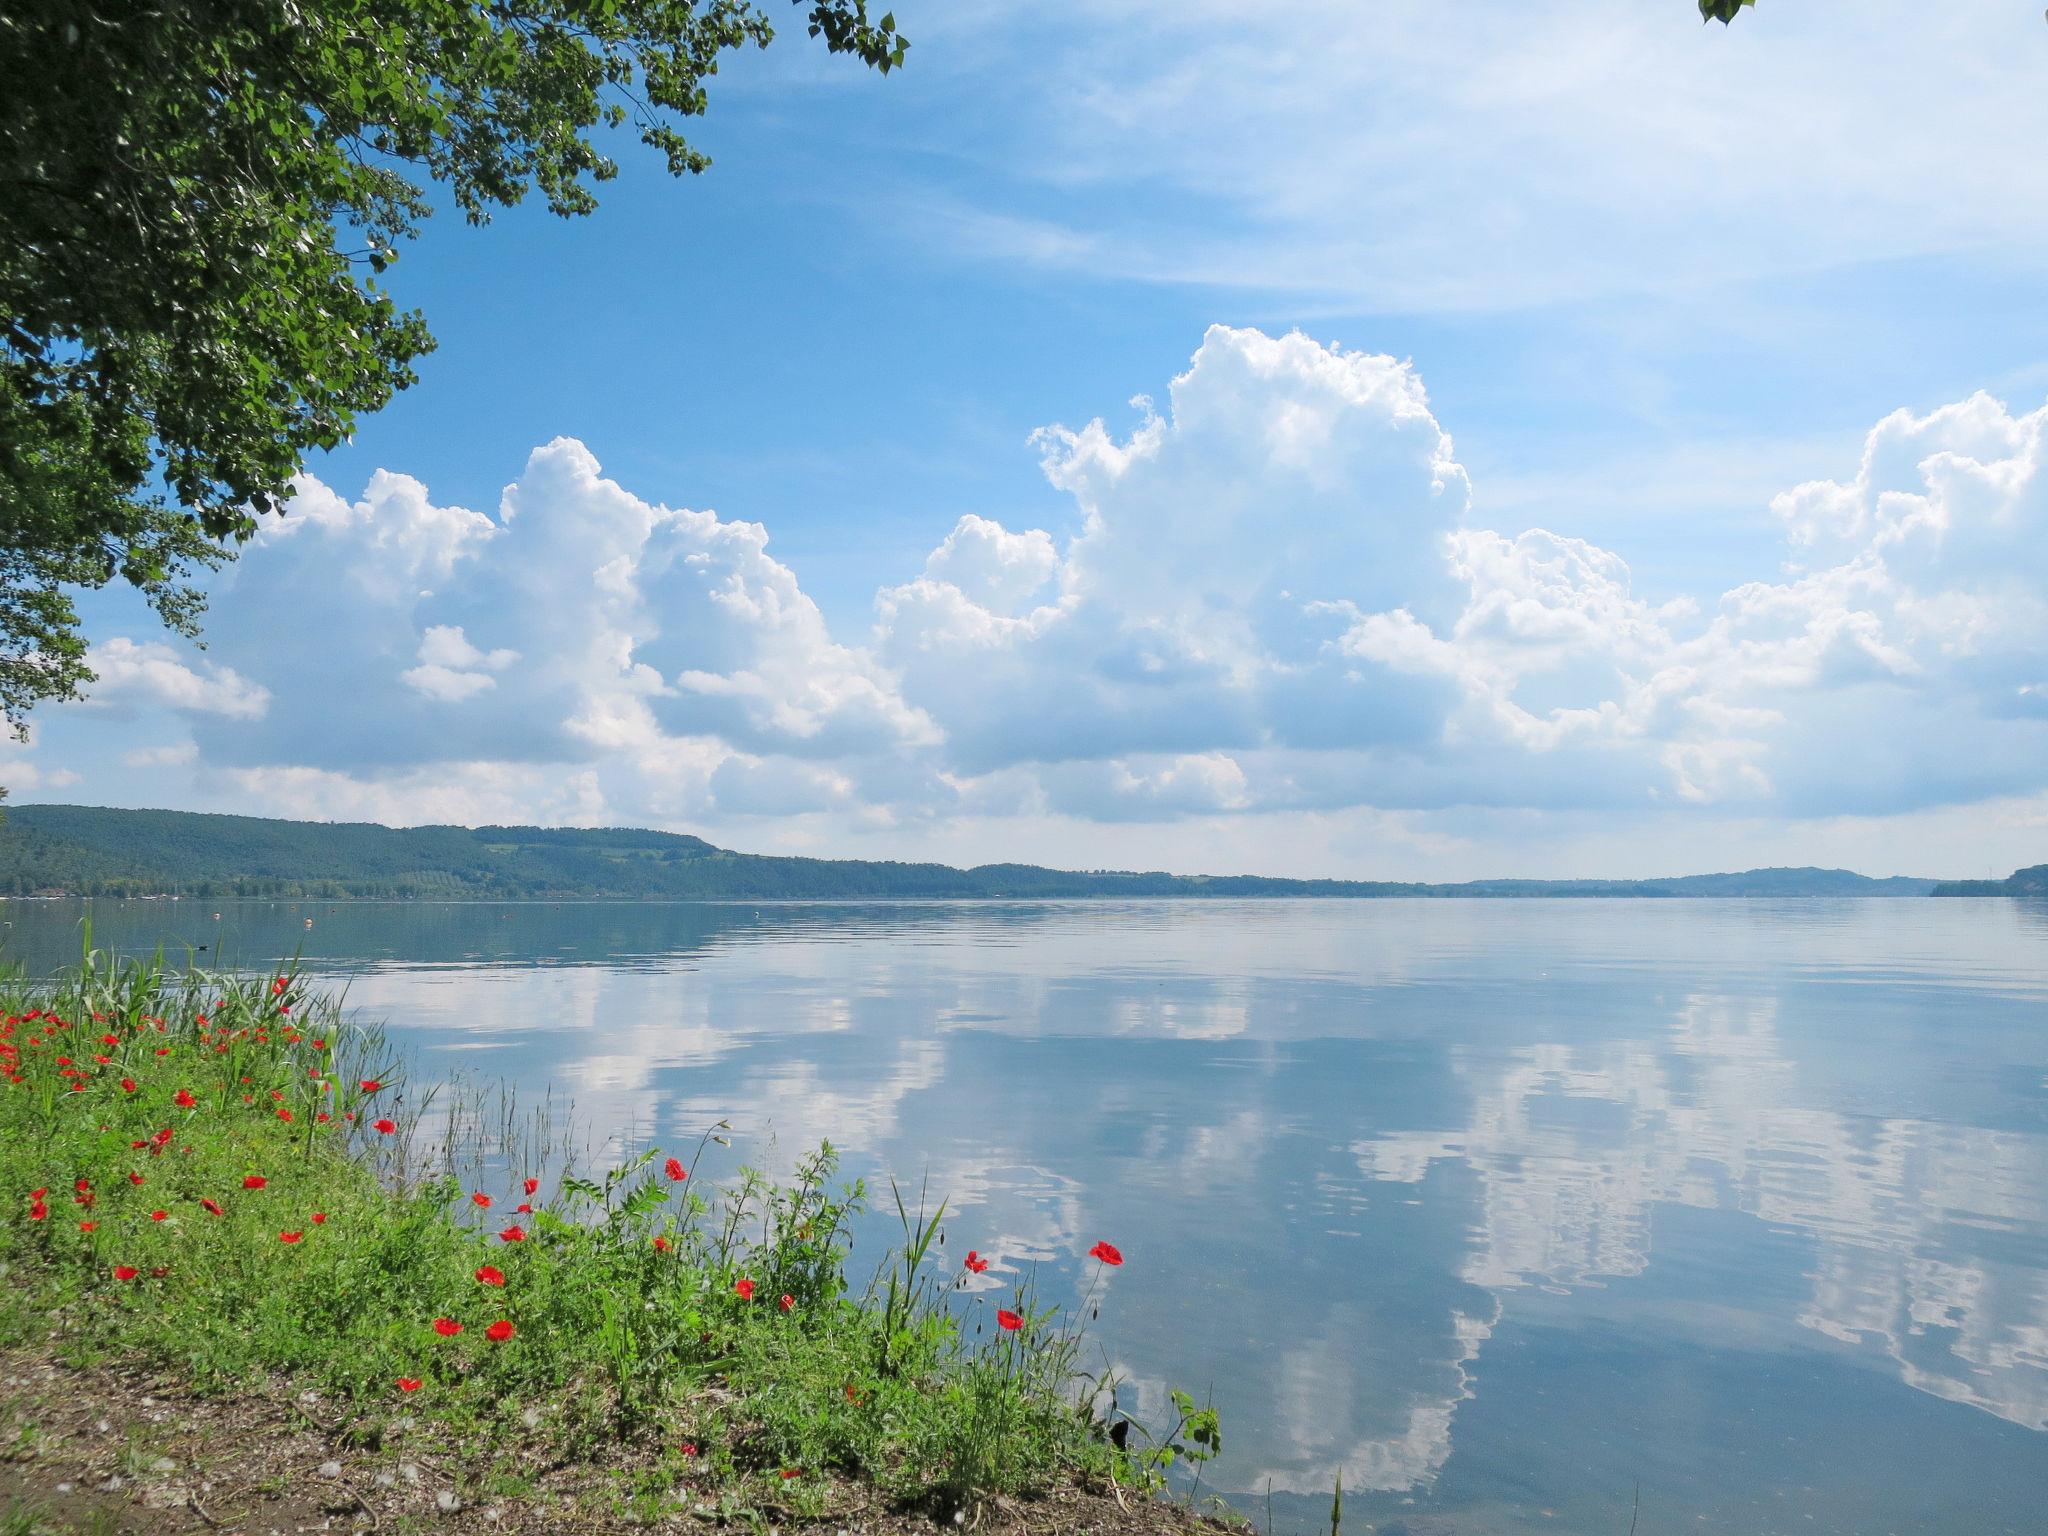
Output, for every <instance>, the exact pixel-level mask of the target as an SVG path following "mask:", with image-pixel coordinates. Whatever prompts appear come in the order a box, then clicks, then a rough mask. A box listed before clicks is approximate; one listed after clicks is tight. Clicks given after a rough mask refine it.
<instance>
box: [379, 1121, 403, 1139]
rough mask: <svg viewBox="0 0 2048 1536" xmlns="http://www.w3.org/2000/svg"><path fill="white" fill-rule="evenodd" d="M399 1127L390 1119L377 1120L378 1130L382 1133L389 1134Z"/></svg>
mask: <svg viewBox="0 0 2048 1536" xmlns="http://www.w3.org/2000/svg"><path fill="white" fill-rule="evenodd" d="M397 1129H398V1127H397V1126H396V1125H394V1124H393V1123H392V1122H391V1121H389V1120H379V1121H378V1122H377V1130H378V1133H379V1134H380V1135H384V1136H389V1135H390V1134H391V1133H392V1132H393V1131H395V1130H397Z"/></svg>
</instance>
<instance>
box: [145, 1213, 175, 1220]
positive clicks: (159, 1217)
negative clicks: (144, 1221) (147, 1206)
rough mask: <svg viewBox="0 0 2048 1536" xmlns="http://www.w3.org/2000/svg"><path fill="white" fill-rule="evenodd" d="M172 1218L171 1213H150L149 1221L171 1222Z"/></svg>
mask: <svg viewBox="0 0 2048 1536" xmlns="http://www.w3.org/2000/svg"><path fill="white" fill-rule="evenodd" d="M170 1216H171V1213H170V1212H169V1211H151V1212H150V1213H149V1219H150V1220H151V1221H168V1220H170Z"/></svg>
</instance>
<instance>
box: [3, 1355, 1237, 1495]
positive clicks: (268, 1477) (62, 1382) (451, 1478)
mask: <svg viewBox="0 0 2048 1536" xmlns="http://www.w3.org/2000/svg"><path fill="white" fill-rule="evenodd" d="M629 1454H630V1453H623V1452H622V1453H621V1454H620V1455H618V1456H616V1457H614V1458H612V1459H611V1461H610V1463H609V1464H605V1461H604V1459H603V1458H599V1459H598V1460H596V1461H591V1460H585V1461H582V1462H568V1461H565V1460H564V1459H562V1458H560V1457H559V1456H556V1455H551V1454H550V1452H549V1449H548V1448H547V1446H546V1445H545V1443H544V1442H542V1441H540V1440H539V1438H538V1437H536V1444H535V1445H533V1446H532V1447H531V1448H529V1449H528V1450H527V1451H525V1452H515V1453H514V1457H515V1460H520V1461H522V1462H523V1464H521V1465H519V1466H517V1467H516V1469H515V1470H516V1471H517V1473H518V1475H517V1476H514V1477H512V1478H510V1479H507V1478H506V1477H505V1476H504V1474H505V1473H506V1471H507V1470H508V1468H507V1463H506V1461H505V1458H504V1456H503V1455H502V1454H501V1455H500V1456H499V1457H498V1458H497V1459H496V1460H495V1461H494V1462H492V1463H491V1464H490V1465H482V1464H478V1463H476V1462H474V1461H469V1462H466V1461H465V1460H464V1458H463V1457H462V1456H461V1455H460V1454H459V1453H455V1452H450V1451H449V1450H448V1449H447V1448H446V1447H445V1446H444V1445H442V1444H440V1443H438V1442H436V1441H434V1440H432V1439H431V1438H430V1433H429V1432H428V1431H426V1430H425V1429H424V1428H421V1429H417V1430H415V1429H412V1428H410V1427H409V1426H408V1425H407V1422H406V1421H405V1420H404V1419H400V1420H399V1421H397V1422H396V1423H395V1424H388V1425H381V1426H379V1427H378V1428H377V1429H376V1430H375V1431H373V1432H370V1433H364V1432H363V1431H362V1430H361V1429H360V1427H358V1426H356V1425H353V1424H351V1423H350V1422H348V1416H347V1414H346V1412H345V1410H343V1409H341V1408H338V1407H337V1406H336V1405H334V1404H331V1403H327V1402H323V1401H322V1400H320V1398H319V1397H318V1396H317V1395H315V1394H311V1393H306V1394H299V1395H293V1394H291V1393H290V1391H289V1390H288V1389H286V1388H283V1387H280V1388H279V1389H278V1391H277V1393H276V1395H274V1396H272V1395H264V1394H261V1393H248V1394H244V1395H242V1396H239V1397H232V1398H217V1397H204V1396H199V1395H196V1394H194V1393H192V1392H190V1391H189V1390H186V1389H185V1388H183V1387H182V1386H181V1385H180V1384H179V1383H178V1382H177V1381H176V1380H174V1379H172V1378H170V1377H166V1376H163V1375H160V1374H156V1373H150V1372H122V1371H118V1370H110V1369H104V1368H92V1369H75V1368H72V1367H69V1366H66V1365H64V1364H61V1363H59V1362H58V1361H57V1360H55V1359H53V1358H52V1357H50V1356H49V1355H47V1354H43V1353H38V1352H35V1351H26V1350H12V1351H0V1533H4V1536H29V1533H30V1532H36V1533H38V1536H41V1533H48V1536H63V1533H72V1532H76V1533H85V1536H112V1533H115V1532H121V1533H133V1536H185V1533H188V1532H190V1533H198V1532H205V1533H229V1536H307V1533H313V1532H321V1533H370V1536H401V1533H404V1536H413V1533H419V1536H427V1533H430V1532H431V1533H433V1536H556V1533H560V1536H592V1533H597V1532H610V1531H625V1530H645V1531H656V1532H664V1533H687V1536H697V1533H702V1536H710V1533H712V1532H715V1531H729V1530H733V1529H735V1528H738V1529H743V1530H746V1531H747V1532H748V1533H749V1536H781V1533H782V1532H783V1531H785V1530H787V1531H811V1532H819V1531H829V1532H832V1533H833V1536H941V1533H943V1532H948V1531H952V1530H955V1529H958V1530H960V1531H962V1532H963V1536H964V1533H967V1532H973V1533H976V1536H1224V1533H1226V1532H1229V1531H1231V1530H1240V1531H1241V1529H1242V1528H1235V1527H1229V1526H1225V1525H1223V1524H1220V1523H1219V1522H1217V1521H1216V1520H1213V1519H1211V1518H1209V1517H1207V1516H1203V1515H1198V1514H1196V1513H1194V1512H1192V1511H1190V1510H1187V1509H1185V1508H1181V1507H1177V1506H1174V1505H1170V1504H1165V1503H1161V1502H1157V1501H1153V1500H1148V1499H1144V1498H1140V1497H1139V1496H1137V1495H1135V1494H1130V1493H1125V1492H1122V1491H1120V1490H1116V1489H1103V1490H1100V1491H1094V1490H1087V1489H1081V1488H1065V1489H1056V1490H1053V1491H1052V1492H1050V1493H1047V1494H1046V1495H1044V1496H1042V1497H1039V1498H1034V1499H1022V1500H1009V1499H1004V1500H998V1501H996V1502H995V1503H993V1504H991V1505H988V1506H986V1507H984V1508H983V1509H982V1510H980V1511H979V1512H978V1513H976V1514H973V1515H969V1514H967V1513H965V1512H960V1513H958V1514H957V1515H956V1516H955V1517H954V1518H953V1519H943V1518H942V1519H939V1520H934V1518H933V1517H932V1516H931V1515H930V1514H927V1513H924V1512H918V1511H909V1510H904V1509H900V1508H893V1507H890V1506H889V1505H887V1504H886V1503H885V1502H883V1501H882V1500H881V1499H880V1498H879V1497H878V1496H877V1495H876V1494H875V1492H874V1490H872V1489H869V1488H864V1487H861V1486H859V1485H857V1484H851V1483H844V1482H836V1483H833V1484H832V1485H831V1486H830V1488H829V1492H828V1494H827V1498H826V1512H825V1514H824V1515H823V1516H822V1517H818V1516H812V1517H810V1518H808V1519H805V1518H800V1517H798V1516H797V1515H795V1514H794V1513H793V1512H791V1511H786V1510H784V1511H778V1510H776V1509H775V1508H774V1507H772V1505H771V1506H768V1507H764V1506H763V1505H762V1504H761V1503H760V1502H759V1501H756V1502H755V1503H754V1506H753V1509H752V1510H751V1511H740V1510H738V1509H736V1508H733V1507H731V1506H724V1507H721V1506H720V1504H719V1503H718V1502H717V1497H716V1495H715V1494H714V1493H711V1492H710V1491H708V1490H707V1491H705V1492H704V1493H703V1495H702V1497H701V1498H698V1497H696V1490H692V1489H691V1488H690V1487H689V1486H688V1484H680V1485H678V1486H677V1487H676V1488H675V1489H674V1490H672V1495H671V1498H670V1499H669V1500H668V1501H667V1502H668V1504H669V1506H670V1507H669V1509H668V1510H666V1511H663V1512H659V1513H653V1514H646V1513H641V1512H640V1509H641V1508H645V1507H648V1506H638V1507H636V1506H635V1505H634V1503H633V1501H632V1500H631V1499H630V1498H627V1497H623V1496H622V1493H621V1489H622V1487H623V1486H624V1481H623V1480H622V1477H621V1473H622V1472H623V1471H628V1470H630V1468H629V1466H628V1461H629ZM806 1475H809V1474H806ZM507 1487H510V1488H513V1489H515V1490H516V1491H510V1492H494V1491H492V1490H493V1489H494V1488H495V1489H504V1488H507ZM686 1500H694V1502H690V1503H687V1504H684V1505H683V1507H680V1508H678V1507H676V1506H677V1505H678V1504H679V1503H682V1501H686Z"/></svg>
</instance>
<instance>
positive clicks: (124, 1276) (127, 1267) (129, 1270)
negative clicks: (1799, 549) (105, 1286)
mask: <svg viewBox="0 0 2048 1536" xmlns="http://www.w3.org/2000/svg"><path fill="white" fill-rule="evenodd" d="M141 1273H142V1271H141V1270H139V1269H137V1268H136V1267H135V1266H134V1265H133V1264H116V1265H115V1266H114V1278H115V1279H116V1280H133V1279H134V1278H135V1277H136V1276H137V1275H139V1274H141Z"/></svg>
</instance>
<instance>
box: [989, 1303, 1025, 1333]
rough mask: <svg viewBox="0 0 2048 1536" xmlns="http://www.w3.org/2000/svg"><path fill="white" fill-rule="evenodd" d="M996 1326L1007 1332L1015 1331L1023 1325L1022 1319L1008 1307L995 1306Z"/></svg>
mask: <svg viewBox="0 0 2048 1536" xmlns="http://www.w3.org/2000/svg"><path fill="white" fill-rule="evenodd" d="M996 1326H997V1327H998V1328H1001V1329H1004V1330H1005V1331H1007V1332H1009V1333H1015V1332H1016V1331H1017V1330H1018V1329H1019V1328H1022V1327H1023V1326H1024V1319H1023V1318H1021V1317H1019V1316H1018V1315H1017V1314H1016V1313H1014V1312H1012V1311H1011V1310H1010V1309H1009V1308H1008V1307H997V1308H996Z"/></svg>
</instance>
